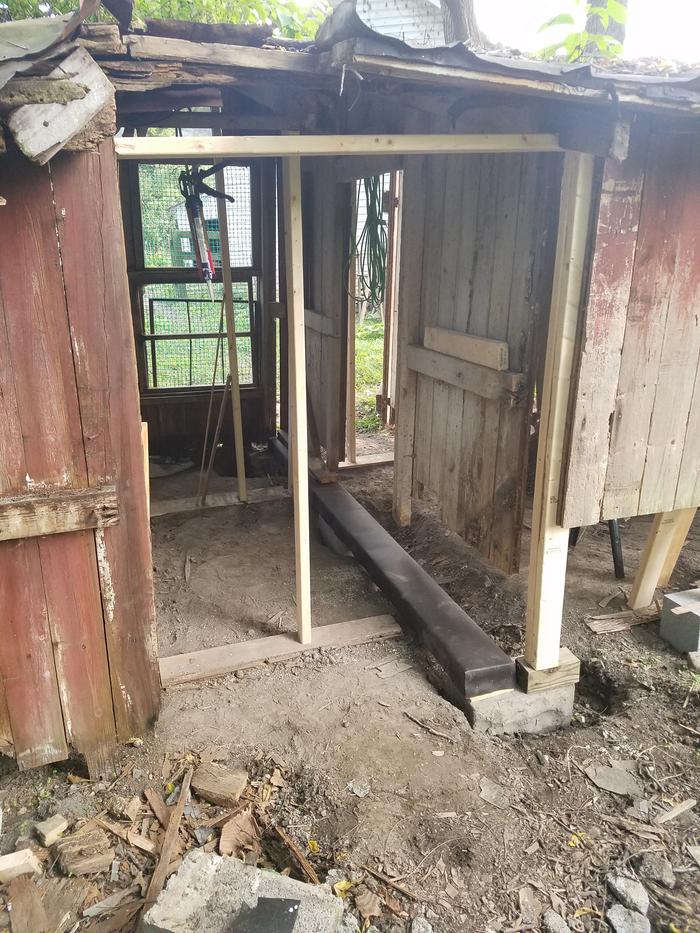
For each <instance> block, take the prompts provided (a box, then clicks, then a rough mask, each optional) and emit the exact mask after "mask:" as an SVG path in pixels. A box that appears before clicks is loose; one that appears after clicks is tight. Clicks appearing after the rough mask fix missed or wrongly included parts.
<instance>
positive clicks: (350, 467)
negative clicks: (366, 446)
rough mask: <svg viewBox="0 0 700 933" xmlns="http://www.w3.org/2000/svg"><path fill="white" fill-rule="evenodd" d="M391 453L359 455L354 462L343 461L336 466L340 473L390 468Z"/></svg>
mask: <svg viewBox="0 0 700 933" xmlns="http://www.w3.org/2000/svg"><path fill="white" fill-rule="evenodd" d="M393 462H394V455H393V453H378V454H360V455H359V456H357V457H356V458H355V459H354V460H345V461H343V462H342V463H339V464H338V470H339V472H341V473H353V472H355V470H368V469H371V468H372V467H383V466H391V465H392V464H393Z"/></svg>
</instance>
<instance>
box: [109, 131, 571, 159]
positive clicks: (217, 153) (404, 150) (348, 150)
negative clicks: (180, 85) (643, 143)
mask: <svg viewBox="0 0 700 933" xmlns="http://www.w3.org/2000/svg"><path fill="white" fill-rule="evenodd" d="M114 148H115V151H116V153H117V156H118V157H119V158H120V159H156V160H158V161H164V160H167V159H175V160H177V161H182V160H183V159H226V158H231V159H238V158H250V159H252V158H254V159H259V158H265V157H273V158H274V157H277V156H339V155H346V156H351V155H353V156H369V155H382V154H387V153H390V154H393V155H430V154H431V153H453V154H458V153H470V152H471V153H496V152H559V151H560V146H559V137H558V136H555V135H553V134H551V133H534V134H529V135H528V134H526V133H471V134H464V133H462V134H460V133H432V134H430V133H423V134H418V135H410V134H397V135H394V136H378V135H372V134H370V135H366V136H350V135H347V136H342V135H337V134H336V135H328V136H128V137H127V136H124V137H118V138H116V139H115V140H114Z"/></svg>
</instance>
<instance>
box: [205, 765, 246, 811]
mask: <svg viewBox="0 0 700 933" xmlns="http://www.w3.org/2000/svg"><path fill="white" fill-rule="evenodd" d="M247 783H248V772H247V771H242V770H240V771H232V770H231V769H230V768H223V767H221V766H220V765H215V764H213V763H207V764H203V765H200V766H199V767H198V768H197V770H196V771H195V773H194V775H193V777H192V790H193V791H194V792H195V793H196V794H197V795H198V796H199V797H201V798H202V799H203V800H208V801H209V803H213V804H216V806H218V807H232V806H233V805H234V804H235V803H237V802H238V800H239V799H240V796H241V794H242V793H243V791H244V790H245V788H246V785H247Z"/></svg>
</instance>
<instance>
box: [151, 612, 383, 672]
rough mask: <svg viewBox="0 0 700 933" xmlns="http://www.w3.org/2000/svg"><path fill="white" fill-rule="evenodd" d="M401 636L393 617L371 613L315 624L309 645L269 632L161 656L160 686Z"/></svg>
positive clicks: (288, 636)
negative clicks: (196, 649) (352, 618)
mask: <svg viewBox="0 0 700 933" xmlns="http://www.w3.org/2000/svg"><path fill="white" fill-rule="evenodd" d="M400 636H401V627H400V626H399V625H398V624H397V623H396V621H395V620H394V618H393V617H392V616H389V615H382V616H372V617H370V618H368V619H354V620H352V621H351V622H337V623H335V624H333V625H321V626H317V627H316V628H314V629H313V643H312V644H310V645H301V644H299V641H298V640H297V639H296V638H294V637H293V636H292V635H270V636H269V637H268V638H256V639H254V640H253V641H246V642H236V643H234V644H232V645H222V646H220V647H218V648H205V649H203V650H202V651H192V652H190V653H189V654H176V655H174V656H173V657H171V658H161V662H160V674H161V679H162V682H163V686H164V687H172V686H173V685H174V684H187V683H195V682H196V681H198V680H208V679H210V678H212V677H222V676H223V675H225V674H230V673H232V672H233V671H243V670H246V669H247V668H250V667H258V666H259V665H261V664H268V663H275V662H279V661H286V660H287V659H288V658H293V657H296V656H297V655H299V654H303V653H304V652H305V651H313V650H315V649H317V648H346V647H350V646H351V645H364V644H367V643H368V642H373V641H383V640H384V639H387V638H399V637H400Z"/></svg>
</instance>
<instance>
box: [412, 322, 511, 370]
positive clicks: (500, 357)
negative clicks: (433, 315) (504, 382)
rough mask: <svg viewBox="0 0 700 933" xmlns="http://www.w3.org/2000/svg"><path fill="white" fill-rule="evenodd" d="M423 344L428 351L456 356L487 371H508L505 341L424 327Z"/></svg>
mask: <svg viewBox="0 0 700 933" xmlns="http://www.w3.org/2000/svg"><path fill="white" fill-rule="evenodd" d="M423 344H424V345H425V346H426V347H427V348H428V350H437V352H438V353H447V355H448V356H456V357H457V359H459V360H465V361H466V362H467V363H477V364H478V365H479V366H487V367H488V368H489V369H497V370H498V371H499V372H506V370H507V369H508V344H507V343H506V341H505V340H494V339H493V338H491V337H474V336H473V335H472V334H464V333H462V332H460V331H457V330H447V328H444V327H426V328H425V334H424V336H423Z"/></svg>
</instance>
